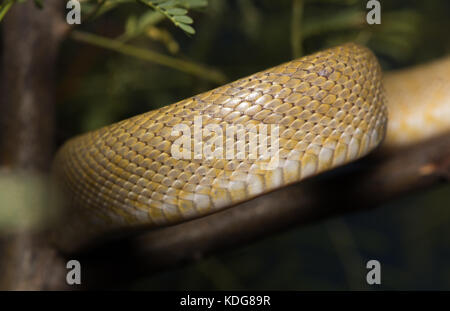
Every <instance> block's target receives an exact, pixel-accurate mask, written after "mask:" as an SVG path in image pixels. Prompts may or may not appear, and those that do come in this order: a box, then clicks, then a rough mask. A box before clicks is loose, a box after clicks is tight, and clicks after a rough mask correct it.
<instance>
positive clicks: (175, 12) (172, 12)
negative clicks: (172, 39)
mask: <svg viewBox="0 0 450 311" xmlns="http://www.w3.org/2000/svg"><path fill="white" fill-rule="evenodd" d="M187 12H188V11H187V10H186V9H180V8H173V9H168V10H167V13H168V14H170V15H174V16H175V15H186V14H187Z"/></svg>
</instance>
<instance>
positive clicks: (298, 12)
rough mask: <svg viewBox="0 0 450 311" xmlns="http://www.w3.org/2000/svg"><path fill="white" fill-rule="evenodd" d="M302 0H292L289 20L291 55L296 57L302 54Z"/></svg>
mask: <svg viewBox="0 0 450 311" xmlns="http://www.w3.org/2000/svg"><path fill="white" fill-rule="evenodd" d="M302 19H303V0H293V2H292V21H291V44H292V56H293V57H294V58H298V57H300V56H302V54H303V48H302V41H303V40H302Z"/></svg>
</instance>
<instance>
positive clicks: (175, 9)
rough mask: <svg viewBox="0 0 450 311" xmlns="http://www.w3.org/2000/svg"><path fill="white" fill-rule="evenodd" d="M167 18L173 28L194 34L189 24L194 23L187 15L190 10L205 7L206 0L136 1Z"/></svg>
mask: <svg viewBox="0 0 450 311" xmlns="http://www.w3.org/2000/svg"><path fill="white" fill-rule="evenodd" d="M138 1H139V2H140V3H143V4H145V5H146V6H148V7H150V8H152V9H154V10H155V11H157V12H159V13H161V14H162V15H164V16H165V17H166V18H168V19H169V20H170V21H171V22H172V23H173V24H174V25H175V26H177V27H179V28H181V29H182V30H183V31H185V32H186V33H188V34H191V35H193V34H195V30H194V28H193V27H192V26H191V24H192V23H193V22H194V21H193V19H192V18H191V17H189V16H188V15H187V13H188V10H187V9H190V8H201V7H205V6H206V5H207V4H208V3H207V1H206V0H138Z"/></svg>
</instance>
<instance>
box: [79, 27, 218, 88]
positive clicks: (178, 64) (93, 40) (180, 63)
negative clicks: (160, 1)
mask: <svg viewBox="0 0 450 311" xmlns="http://www.w3.org/2000/svg"><path fill="white" fill-rule="evenodd" d="M71 38H72V39H74V40H77V41H80V42H84V43H88V44H92V45H96V46H99V47H102V48H105V49H108V50H112V51H115V52H119V53H122V54H125V55H128V56H133V57H136V58H139V59H142V60H146V61H150V62H153V63H156V64H159V65H163V66H166V67H170V68H173V69H176V70H179V71H182V72H185V73H188V74H192V75H195V76H198V77H200V78H202V79H205V80H209V81H212V82H214V83H218V84H223V83H225V81H226V78H225V75H224V74H222V73H221V72H220V71H218V70H215V69H210V68H206V67H204V66H202V65H199V64H196V63H193V62H189V61H185V60H181V59H177V58H174V57H171V56H167V55H164V54H160V53H157V52H154V51H150V50H146V49H143V48H139V47H135V46H132V45H129V44H124V43H122V42H120V41H117V40H114V39H109V38H105V37H102V36H98V35H94V34H91V33H86V32H82V31H75V30H74V31H73V32H72V33H71Z"/></svg>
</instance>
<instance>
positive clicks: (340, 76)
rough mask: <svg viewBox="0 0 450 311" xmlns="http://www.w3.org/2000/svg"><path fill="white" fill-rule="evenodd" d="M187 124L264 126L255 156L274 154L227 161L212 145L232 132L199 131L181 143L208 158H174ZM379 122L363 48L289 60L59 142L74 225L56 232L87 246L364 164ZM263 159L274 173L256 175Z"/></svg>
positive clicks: (380, 98) (377, 87)
mask: <svg viewBox="0 0 450 311" xmlns="http://www.w3.org/2000/svg"><path fill="white" fill-rule="evenodd" d="M196 117H197V118H198V117H200V118H201V122H202V125H203V128H205V127H207V126H208V125H211V124H215V125H218V126H219V127H220V128H222V129H224V131H225V128H226V127H227V126H233V125H234V126H237V125H242V126H243V129H244V130H245V129H248V128H249V126H256V125H264V124H266V125H268V126H274V125H276V126H277V127H278V133H277V135H276V136H277V137H272V136H275V135H274V134H273V132H271V131H270V128H269V130H268V131H267V137H266V140H264V139H262V140H261V139H258V140H257V145H256V150H260V149H261V145H262V144H263V143H266V142H268V144H267V145H268V147H269V149H270V148H271V147H274V146H275V145H277V148H276V149H277V150H270V151H271V152H274V153H272V154H271V158H267V157H265V158H263V157H261V156H259V157H258V156H257V157H256V158H255V157H250V156H249V154H248V153H249V150H250V149H251V147H252V146H251V145H250V144H251V143H250V142H249V139H246V140H245V141H244V146H245V148H244V149H239V148H242V146H238V142H235V143H234V144H232V148H234V151H235V153H234V154H235V156H234V157H227V156H226V154H225V147H224V148H223V149H221V148H220V147H217V145H214V144H213V143H214V142H217V141H218V140H217V139H219V141H218V142H219V143H220V142H223V143H225V142H228V140H229V139H230V138H233V137H234V136H238V133H237V132H238V131H237V132H236V134H233V135H232V136H233V137H230V136H223V137H222V136H219V134H217V133H216V132H214V131H210V132H209V133H208V134H206V135H205V134H204V135H201V136H200V137H198V136H197V137H193V136H195V135H193V136H192V137H190V138H191V140H190V142H189V144H191V143H192V146H194V147H195V145H198V144H203V145H204V146H210V147H211V145H212V146H213V147H215V149H214V148H213V149H211V150H212V151H213V152H215V153H214V156H213V157H209V158H208V157H205V156H203V157H201V158H195V157H194V156H192V157H191V158H190V159H189V158H187V159H186V158H182V159H180V158H179V157H175V156H174V155H173V154H172V151H173V149H172V147H173V145H174V144H175V142H176V141H177V139H179V138H180V137H181V132H180V131H174V127H175V126H176V125H177V124H178V125H179V124H185V125H186V126H187V127H188V128H189V129H190V130H192V131H191V133H193V132H194V130H195V129H194V126H195V120H196ZM386 122H387V108H386V106H385V104H384V95H383V88H382V77H381V69H380V66H379V64H378V62H377V60H376V58H375V56H374V55H373V54H372V53H371V52H370V51H369V50H368V49H366V48H364V47H361V46H358V45H355V44H346V45H342V46H339V47H336V48H333V49H328V50H325V51H322V52H318V53H316V54H312V55H310V56H306V57H303V58H301V59H297V60H293V61H291V62H288V63H284V64H282V65H279V66H277V67H274V68H271V69H268V70H265V71H262V72H259V73H256V74H253V75H251V76H249V77H246V78H243V79H240V80H237V81H235V82H232V83H230V84H227V85H224V86H221V87H218V88H216V89H214V90H211V91H208V92H205V93H202V94H199V95H197V96H193V97H191V98H188V99H185V100H182V101H180V102H177V103H174V104H172V105H169V106H166V107H163V108H161V109H158V110H154V111H150V112H148V113H144V114H141V115H138V116H135V117H133V118H130V119H127V120H124V121H121V122H118V123H116V124H112V125H110V126H107V127H104V128H101V129H99V130H97V131H94V132H90V133H87V134H84V135H81V136H78V137H75V138H73V139H72V140H70V141H68V142H67V143H66V144H65V145H64V146H63V147H62V148H61V149H60V150H59V152H58V154H57V156H56V159H55V162H54V175H55V177H56V179H57V180H58V183H59V184H60V185H61V187H62V188H63V191H64V193H65V195H66V199H65V200H66V202H68V204H69V205H70V211H71V212H70V215H75V214H76V217H73V218H71V220H70V225H69V226H67V228H65V229H66V231H70V232H71V234H72V236H79V235H86V236H91V235H96V234H99V233H103V232H105V231H108V230H111V229H120V228H128V227H130V226H131V227H133V226H134V227H136V226H140V225H143V226H147V227H153V228H155V227H158V226H162V225H169V224H175V223H178V222H181V221H184V220H188V219H193V218H197V217H200V216H203V215H207V214H209V213H213V212H215V211H218V210H220V209H223V208H226V207H229V206H232V205H235V204H237V203H240V202H242V201H245V200H248V199H251V198H253V197H255V196H258V195H260V194H262V193H266V192H268V191H271V190H274V189H276V188H279V187H282V186H285V185H287V184H291V183H294V182H298V181H300V180H302V179H304V178H306V177H308V176H311V175H314V174H317V173H320V172H322V171H325V170H329V169H331V168H334V167H337V166H339V165H342V164H345V163H347V162H350V161H353V160H355V159H358V158H360V157H362V156H364V155H365V154H367V153H368V152H370V151H371V150H372V149H374V148H375V147H376V146H378V145H379V143H380V142H381V141H382V139H383V137H384V134H385V128H386ZM238 129H239V128H238ZM240 129H241V130H242V128H240ZM244 137H246V138H248V137H249V134H248V132H245V133H244ZM257 137H258V138H260V133H259V134H257ZM273 138H276V140H275V141H274V140H272V139H273ZM274 142H275V143H276V144H275V143H274ZM219 146H220V144H219ZM253 147H255V146H253ZM193 149H194V148H193ZM272 149H273V148H272ZM180 150H183V149H180ZM239 150H241V154H240V155H239ZM242 150H244V152H242ZM190 154H191V155H192V154H193V152H192V150H191V151H190ZM275 156H276V157H277V159H278V161H277V163H276V165H274V166H266V167H264V165H267V164H268V163H269V162H270V160H271V159H273V158H274V157H275ZM274 208H276V207H274ZM69 236H70V234H69Z"/></svg>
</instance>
